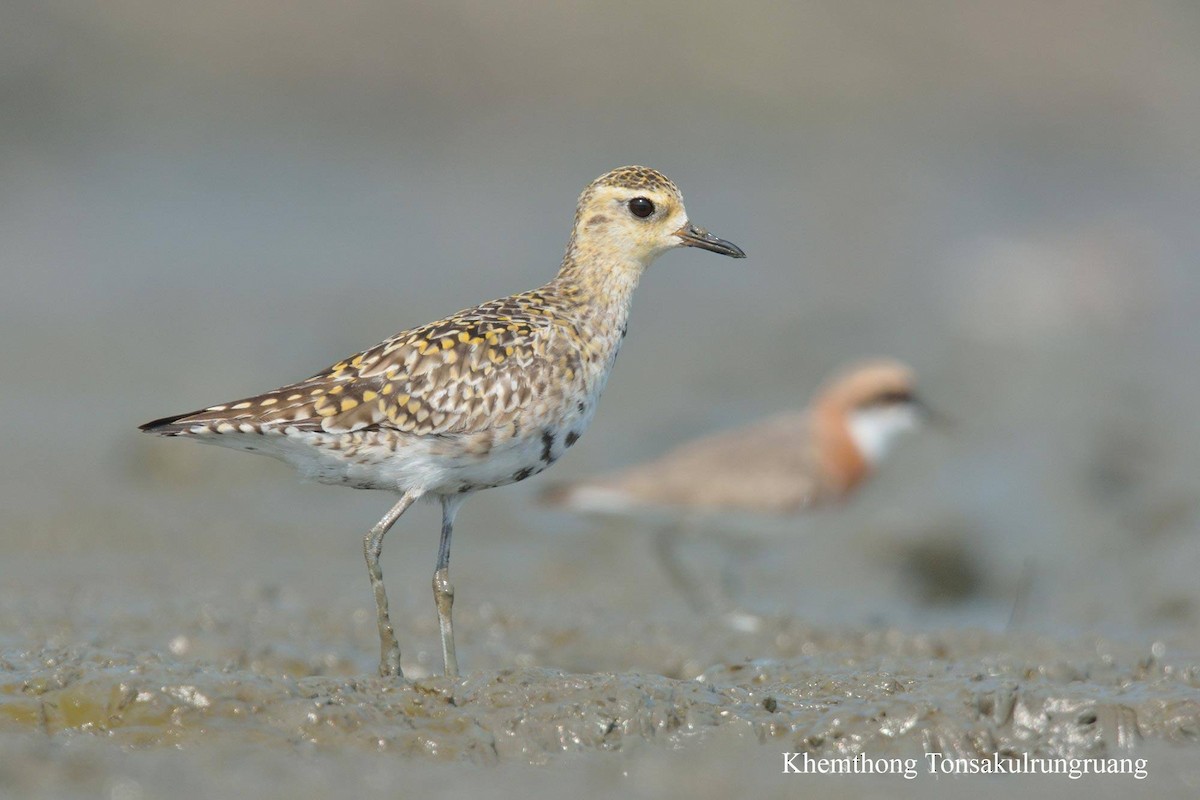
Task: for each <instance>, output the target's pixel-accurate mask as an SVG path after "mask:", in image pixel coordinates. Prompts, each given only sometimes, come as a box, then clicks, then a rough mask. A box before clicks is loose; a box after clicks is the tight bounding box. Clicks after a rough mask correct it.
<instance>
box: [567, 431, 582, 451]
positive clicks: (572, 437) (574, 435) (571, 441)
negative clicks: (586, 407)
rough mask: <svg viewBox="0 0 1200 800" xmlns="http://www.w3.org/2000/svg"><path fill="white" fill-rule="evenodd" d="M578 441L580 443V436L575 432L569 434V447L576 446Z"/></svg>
mask: <svg viewBox="0 0 1200 800" xmlns="http://www.w3.org/2000/svg"><path fill="white" fill-rule="evenodd" d="M578 441H579V434H578V433H576V432H575V431H571V432H570V433H568V434H567V447H570V446H571V445H573V444H575V443H576V442H578Z"/></svg>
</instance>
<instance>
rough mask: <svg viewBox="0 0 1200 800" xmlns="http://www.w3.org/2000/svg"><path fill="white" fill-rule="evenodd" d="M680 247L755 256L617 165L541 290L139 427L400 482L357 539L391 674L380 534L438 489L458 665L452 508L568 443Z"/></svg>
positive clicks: (375, 480)
mask: <svg viewBox="0 0 1200 800" xmlns="http://www.w3.org/2000/svg"><path fill="white" fill-rule="evenodd" d="M676 247H699V248H702V249H705V250H711V251H712V252H714V253H720V254H721V255H726V256H732V257H734V258H745V256H746V254H745V253H744V252H742V250H741V249H740V248H738V247H737V245H734V244H732V243H730V242H727V241H725V240H724V239H718V238H717V237H715V236H713V235H712V234H710V233H709V232H708V231H706V230H705V229H704V228H700V227H697V226H696V225H694V224H692V222H691V221H690V220H689V219H688V215H687V212H686V211H685V210H684V207H683V197H682V195H681V194H680V192H679V189H678V188H677V187H676V186H675V184H674V183H672V182H671V181H670V180H669V179H668V178H667V177H666V176H664V175H663V174H662V173H660V172H657V171H655V170H653V169H649V168H647V167H636V166H632V167H621V168H619V169H615V170H613V171H612V172H609V173H606V174H605V175H602V176H600V177H599V178H597V179H596V180H595V181H593V182H592V183H591V184H589V185H588V186H587V187H586V188H585V189H584V190H583V193H582V194H581V195H580V196H579V201H578V204H577V205H576V209H575V223H574V227H573V228H572V230H571V236H570V239H569V240H568V242H567V249H566V254H565V255H564V256H563V260H562V265H561V267H560V268H559V270H558V274H557V275H556V276H555V277H554V279H553V280H551V281H550V282H549V283H547V284H545V285H544V286H542V287H541V288H538V289H534V290H533V291H529V292H523V293H521V294H514V295H510V296H509V297H504V298H501V299H499V300H493V301H491V302H488V303H484V304H482V305H480V306H476V307H475V308H470V309H466V310H464V311H460V312H458V313H457V314H452V315H451V316H449V317H446V318H445V319H441V320H438V321H436V322H431V323H429V324H427V325H422V326H421V327H418V328H411V329H409V330H405V331H401V332H400V333H397V334H396V335H395V336H392V337H391V338H389V339H385V340H384V341H383V342H380V343H379V344H377V345H375V346H374V347H371V348H368V349H366V350H363V351H362V352H360V353H357V354H356V355H353V356H351V357H349V358H346V359H344V360H342V361H339V362H338V363H336V364H334V365H333V366H332V367H330V368H328V369H326V370H322V371H321V372H318V373H317V374H315V375H313V376H312V377H311V378H308V379H306V380H302V381H300V382H298V383H291V384H288V385H286V386H283V387H280V388H278V389H273V390H271V391H269V392H266V393H264V394H260V395H256V396H253V397H247V398H245V399H242V400H235V401H232V402H228V403H222V404H220V405H214V406H209V407H208V408H205V409H202V410H200V411H194V412H191V413H188V414H177V415H175V416H171V417H164V418H163V419H157V420H154V421H153V422H147V423H146V424H145V425H142V426H141V430H144V431H149V432H151V433H157V434H161V435H163V436H181V437H186V438H190V439H195V440H196V441H198V442H205V443H208V444H215V445H221V446H224V447H232V448H235V449H240V450H247V451H252V452H256V453H261V454H263V455H269V456H273V457H275V458H278V459H280V460H282V461H285V462H287V463H289V464H291V465H292V466H293V467H295V468H296V469H297V470H298V471H299V472H300V474H301V475H302V476H304V477H306V478H310V479H315V480H317V481H320V482H321V483H330V484H339V485H343V486H351V487H354V488H357V489H383V490H386V491H391V492H395V493H398V494H399V495H400V497H399V500H398V501H397V502H396V503H395V505H393V506H392V508H391V510H389V511H388V512H387V514H385V515H384V517H383V519H381V520H380V521H379V522H378V524H376V525H375V527H373V528H372V529H371V530H370V532H369V533H367V535H366V537H365V538H364V540H363V550H364V553H365V555H366V560H367V571H368V573H369V575H370V578H371V586H372V588H373V590H374V594H375V605H376V611H377V616H378V625H379V639H380V663H379V672H380V674H381V675H384V676H397V677H402V676H403V672H402V671H401V669H400V646H399V643H398V642H397V641H396V635H395V632H394V631H393V629H392V624H391V620H390V618H389V616H388V602H387V594H386V592H385V591H384V585H383V573H382V571H381V570H380V566H379V556H380V553H381V551H382V549H383V537H384V535H385V534H386V533H387V531H388V529H389V528H391V527H392V525H393V524H395V522H396V520H397V519H398V518H399V517H400V515H401V514H403V513H404V511H405V510H406V509H408V507H409V506H411V505H412V504H413V503H414V502H416V501H417V500H418V499H419V498H422V497H426V498H436V499H437V500H439V501H440V502H441V506H442V531H441V542H440V546H439V548H438V557H437V566H436V568H435V571H434V577H433V594H434V601H435V605H436V607H437V615H438V625H439V628H440V632H441V639H442V659H443V665H444V669H445V673H446V675H448V676H452V677H453V676H457V675H458V660H457V657H456V655H455V649H454V627H453V621H452V616H451V609H452V606H453V603H454V587H453V586H452V584H451V583H450V577H449V568H450V537H451V533H452V531H453V527H454V517H455V514H456V513H457V512H458V510H459V508H460V507H461V506H462V504H463V501H464V500H466V498H467V497H468V496H469V495H471V494H472V493H474V492H477V491H480V490H482V489H490V488H493V487H496V486H504V485H506V484H510V483H516V482H517V481H521V480H524V479H526V478H528V477H530V476H532V475H536V474H538V473H539V472H541V471H542V470H544V469H546V467H548V466H550V465H551V464H552V463H554V461H555V460H557V459H558V458H559V457H560V456H561V455H562V454H563V453H564V452H566V450H567V448H569V447H570V446H571V445H573V444H575V442H576V441H577V440H578V439H579V437H580V435H581V434H582V433H583V431H584V429H585V428H586V427H587V425H588V423H589V422H590V421H591V419H592V416H593V415H594V414H595V412H596V403H597V401H598V400H599V398H600V394H601V392H602V391H603V390H604V386H605V383H606V382H607V381H608V376H609V372H610V371H611V370H612V367H613V362H614V361H615V359H616V357H617V351H618V350H619V349H620V347H621V341H622V340H623V339H624V338H625V333H626V329H627V324H628V319H629V308H630V302H631V299H632V296H633V291H634V289H635V288H636V287H637V284H638V281H639V279H640V278H641V276H642V272H643V271H644V270H645V269H646V267H648V266H649V265H650V263H651V262H652V261H654V259H655V258H657V257H658V256H659V255H661V254H662V253H664V252H666V251H667V250H670V249H672V248H676Z"/></svg>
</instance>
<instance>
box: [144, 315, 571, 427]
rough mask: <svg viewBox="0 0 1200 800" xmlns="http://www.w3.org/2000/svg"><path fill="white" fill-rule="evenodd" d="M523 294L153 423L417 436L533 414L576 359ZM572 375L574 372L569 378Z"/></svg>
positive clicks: (550, 322)
mask: <svg viewBox="0 0 1200 800" xmlns="http://www.w3.org/2000/svg"><path fill="white" fill-rule="evenodd" d="M535 305H536V303H535V302H531V300H530V298H526V297H525V296H523V295H516V296H514V297H510V298H505V299H504V300H498V301H494V302H492V303H488V304H486V305H483V306H480V307H478V308H474V309H470V310H468V311H464V312H460V313H459V314H455V315H454V316H452V317H448V318H446V319H444V320H440V321H438V322H433V323H430V324H428V325H424V326H422V327H420V328H413V329H411V330H407V331H402V332H400V333H398V334H396V335H395V336H393V337H391V338H390V339H387V340H385V341H383V342H381V343H379V344H378V345H376V346H374V347H372V348H370V349H368V350H365V351H363V352H361V353H359V354H357V355H355V356H354V357H352V358H349V359H346V360H344V361H340V362H338V363H337V364H334V365H333V366H332V367H330V368H329V369H327V370H324V371H322V372H320V373H318V374H316V375H313V376H312V377H311V378H308V379H306V380H303V381H300V382H298V383H294V384H289V385H287V386H283V387H280V388H279V389H275V390H273V391H271V392H267V393H265V394H262V395H258V396H255V397H250V398H246V399H244V400H239V401H236V402H232V403H225V404H222V405H217V406H212V407H210V408H207V409H204V410H203V411H199V412H196V413H193V414H186V415H182V416H179V417H170V418H166V419H163V420H156V421H155V422H151V423H147V425H145V426H143V429H145V430H153V431H156V432H160V433H163V434H167V435H186V434H188V433H202V432H205V431H206V430H207V431H212V432H217V433H232V432H235V431H240V432H245V433H267V432H271V431H272V430H276V431H283V430H285V429H288V428H295V429H297V430H313V431H324V432H327V433H349V432H353V431H359V430H364V429H369V428H378V429H392V430H395V431H401V432H405V433H411V434H414V435H418V436H424V435H429V434H442V433H467V432H472V431H480V430H485V429H488V428H493V427H498V426H503V425H507V424H510V423H511V422H512V421H513V420H514V419H516V417H517V416H518V415H521V414H526V413H531V412H532V413H533V414H534V415H535V416H536V414H537V407H538V406H541V405H545V404H547V403H548V401H549V400H550V398H549V397H548V396H547V395H548V393H549V392H551V391H553V390H554V386H555V385H556V382H554V381H552V380H551V373H552V372H553V370H554V369H555V367H558V368H560V369H563V370H565V371H566V372H568V373H573V371H574V370H575V369H577V363H575V359H574V358H573V357H572V355H571V353H570V352H569V348H566V347H564V346H563V345H565V343H566V342H567V341H568V340H569V337H565V336H560V335H559V331H558V330H557V326H559V325H562V324H563V323H562V321H561V320H557V321H556V320H555V319H554V318H552V317H551V316H549V315H547V314H545V313H539V312H538V311H536V310H534V309H533V308H532V307H533V306H535ZM568 377H570V376H568Z"/></svg>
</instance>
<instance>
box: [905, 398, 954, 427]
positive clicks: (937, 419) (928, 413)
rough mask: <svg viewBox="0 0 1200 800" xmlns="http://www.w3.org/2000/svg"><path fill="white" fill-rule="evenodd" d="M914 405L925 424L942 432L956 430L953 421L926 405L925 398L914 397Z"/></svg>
mask: <svg viewBox="0 0 1200 800" xmlns="http://www.w3.org/2000/svg"><path fill="white" fill-rule="evenodd" d="M912 404H913V408H915V409H916V410H917V413H918V414H920V415H921V419H923V420H925V424H927V425H930V426H932V427H934V428H940V429H941V430H951V429H953V428H954V420H953V419H951V418H950V417H948V416H946V415H945V414H943V413H942V412H941V411H939V410H938V409H936V408H934V407H933V406H931V405H929V404H928V403H926V402H925V400H924V399H923V398H921V397H917V396H916V395H914V396H913V398H912Z"/></svg>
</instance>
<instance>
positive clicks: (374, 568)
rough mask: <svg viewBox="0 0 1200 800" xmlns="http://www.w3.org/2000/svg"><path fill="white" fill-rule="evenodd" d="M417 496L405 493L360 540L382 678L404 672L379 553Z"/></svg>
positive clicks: (397, 675) (416, 494)
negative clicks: (368, 578)
mask: <svg viewBox="0 0 1200 800" xmlns="http://www.w3.org/2000/svg"><path fill="white" fill-rule="evenodd" d="M420 496H421V495H420V493H413V492H405V494H404V496H403V497H401V498H400V501H399V502H398V503H396V505H394V506H392V510H391V511H389V512H388V513H386V514H384V516H383V519H381V520H379V522H378V523H376V525H375V527H374V528H371V532H370V533H368V534H367V535H366V536H365V537H364V538H363V553H364V554H365V555H366V557H367V573H368V574H369V575H370V576H371V588H372V589H374V590H375V611H376V613H377V614H378V618H379V619H378V621H379V674H380V675H382V676H384V677H385V678H386V677H390V676H395V677H397V678H403V677H404V673H402V672H401V671H400V643H399V642H397V641H396V632H395V631H393V630H392V621H391V619H390V618H389V617H388V601H387V593H386V592H384V590H383V571H382V570H381V569H380V568H379V554H380V553H381V552H383V536H384V534H386V533H387V532H388V529H389V528H391V527H392V525H394V524H395V523H396V520H398V519H400V515H401V514H403V513H404V512H405V511H406V510H408V507H409V506H411V505H412V504H413V503H415V502H416V501H417V498H418V497H420Z"/></svg>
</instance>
